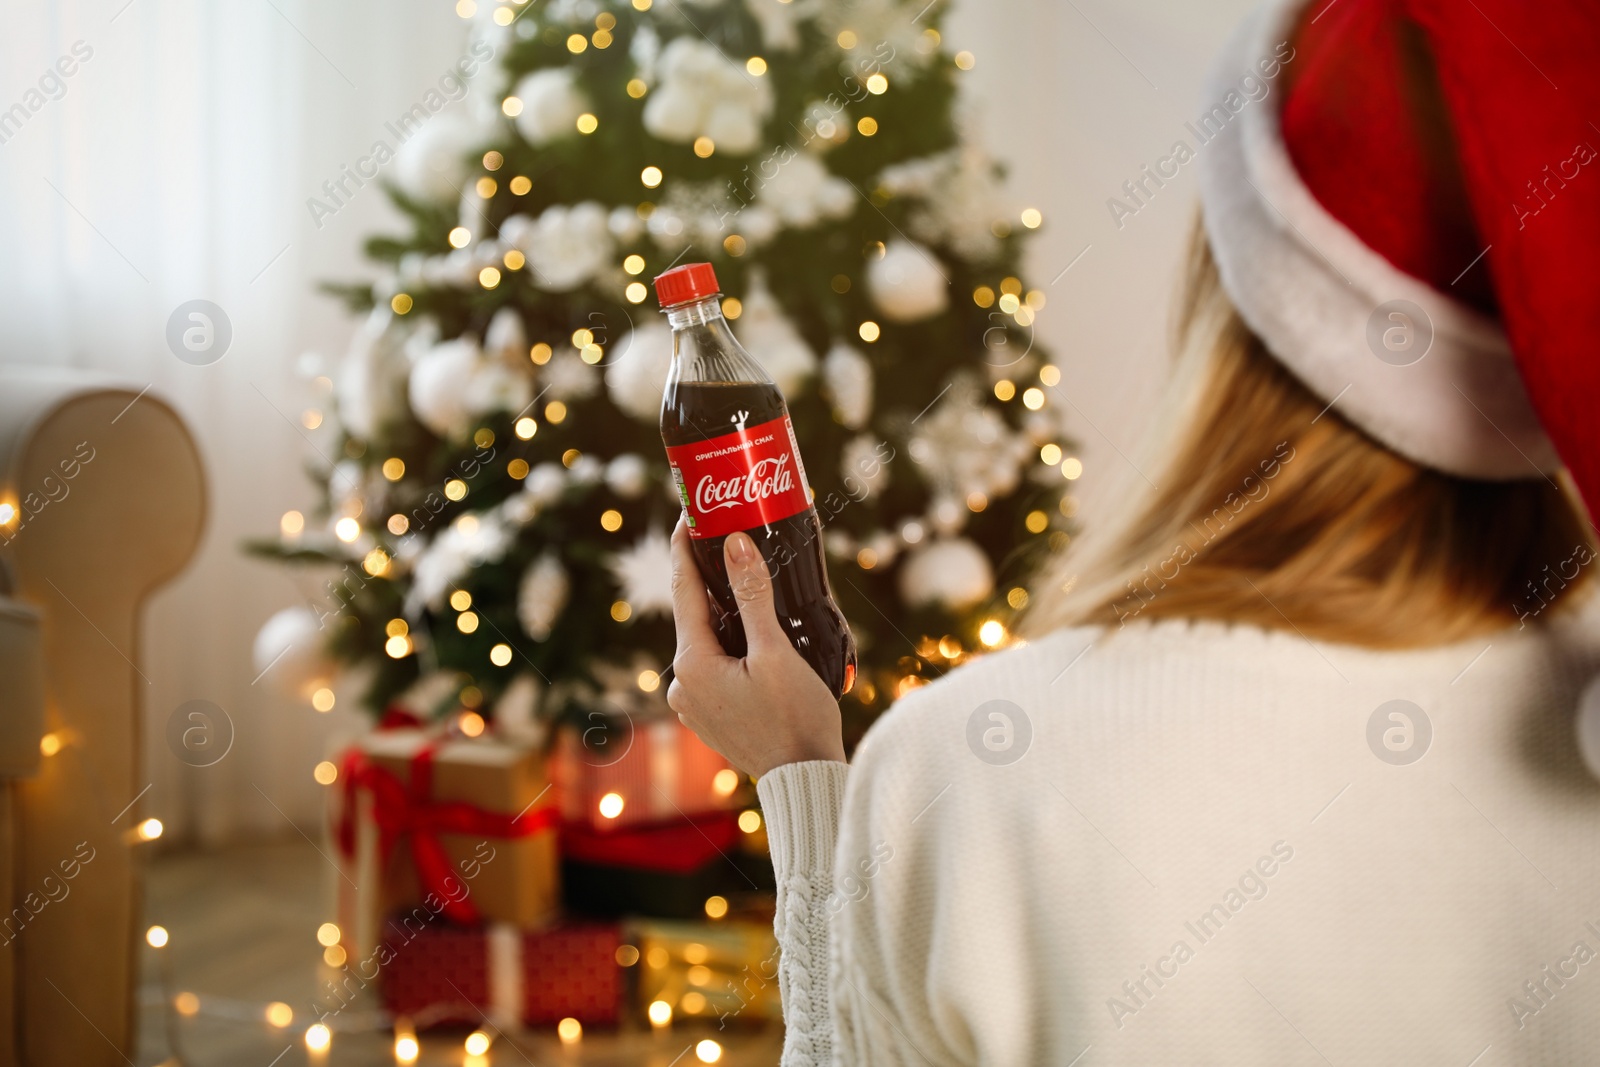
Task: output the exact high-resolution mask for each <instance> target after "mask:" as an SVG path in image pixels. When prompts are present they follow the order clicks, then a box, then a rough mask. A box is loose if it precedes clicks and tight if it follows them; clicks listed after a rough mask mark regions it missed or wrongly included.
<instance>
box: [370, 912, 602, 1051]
mask: <svg viewBox="0 0 1600 1067" xmlns="http://www.w3.org/2000/svg"><path fill="white" fill-rule="evenodd" d="M385 934H386V938H385V941H386V943H387V945H388V948H389V950H390V952H391V953H392V957H391V958H390V959H389V961H388V963H386V964H385V965H384V966H383V969H382V972H381V975H382V977H381V979H380V984H381V989H382V993H383V1004H384V1007H385V1008H387V1009H388V1010H389V1011H390V1012H391V1013H392V1014H395V1015H404V1016H407V1017H409V1018H411V1019H413V1020H415V1021H416V1022H417V1024H418V1025H421V1026H433V1025H438V1024H441V1023H447V1022H457V1023H469V1024H472V1025H477V1024H479V1023H481V1022H482V1021H483V1019H484V1016H488V1018H489V1020H490V1021H491V1022H493V1023H494V1024H495V1025H496V1026H506V1027H509V1026H516V1025H518V1024H520V1025H525V1026H546V1025H554V1024H555V1023H557V1022H560V1021H561V1020H562V1019H565V1018H569V1017H570V1018H573V1019H577V1020H578V1021H579V1022H581V1023H585V1024H590V1025H595V1026H612V1025H615V1024H616V1022H617V1019H618V1016H619V1015H620V1013H621V1010H622V1000H623V981H622V971H621V968H620V967H619V966H618V963H617V949H618V948H619V947H620V946H621V945H622V931H621V929H620V927H618V926H617V925H616V924H615V923H571V924H566V925H562V926H557V927H553V928H551V929H548V930H538V931H527V930H520V929H518V928H517V927H515V926H512V925H511V924H509V923H492V924H489V925H486V926H457V925H453V924H450V923H446V922H444V921H443V920H439V921H437V922H434V923H431V924H429V925H427V926H422V927H420V928H417V927H416V926H414V925H413V926H406V925H404V924H403V923H402V922H401V921H400V920H398V919H397V920H396V921H394V922H391V923H389V924H388V926H387V928H386V930H385Z"/></svg>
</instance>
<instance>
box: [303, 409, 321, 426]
mask: <svg viewBox="0 0 1600 1067" xmlns="http://www.w3.org/2000/svg"><path fill="white" fill-rule="evenodd" d="M300 425H302V426H304V427H305V428H306V429H308V430H315V429H316V428H317V427H318V426H321V425H322V412H320V411H318V410H317V409H316V408H306V410H305V411H303V412H301V414H300Z"/></svg>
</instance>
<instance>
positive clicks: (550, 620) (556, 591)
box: [517, 553, 571, 641]
mask: <svg viewBox="0 0 1600 1067" xmlns="http://www.w3.org/2000/svg"><path fill="white" fill-rule="evenodd" d="M570 591H571V581H570V580H569V579H568V578H567V571H566V568H565V567H563V566H562V565H561V561H560V560H559V559H557V558H556V557H555V556H554V555H552V554H550V553H546V554H545V555H543V556H540V557H539V559H538V561H537V562H536V563H534V564H533V565H532V566H531V567H529V568H528V569H527V570H526V571H525V572H523V575H522V582H521V584H520V585H519V586H518V587H517V621H519V622H520V623H522V629H523V630H524V631H525V632H526V633H527V635H528V636H529V637H531V638H533V639H534V640H535V641H543V640H544V639H545V638H547V637H549V636H550V631H551V630H552V629H553V628H554V627H555V624H556V619H557V618H559V617H560V615H561V612H562V609H564V608H565V607H566V606H567V595H568V593H569V592H570Z"/></svg>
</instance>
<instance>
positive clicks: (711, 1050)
mask: <svg viewBox="0 0 1600 1067" xmlns="http://www.w3.org/2000/svg"><path fill="white" fill-rule="evenodd" d="M694 1056H695V1059H697V1060H699V1061H700V1062H701V1063H716V1062H717V1061H718V1060H720V1059H722V1046H721V1045H719V1044H717V1043H716V1042H715V1041H713V1040H711V1039H710V1038H709V1037H708V1038H706V1039H705V1040H704V1041H701V1042H700V1043H699V1044H697V1045H695V1047H694Z"/></svg>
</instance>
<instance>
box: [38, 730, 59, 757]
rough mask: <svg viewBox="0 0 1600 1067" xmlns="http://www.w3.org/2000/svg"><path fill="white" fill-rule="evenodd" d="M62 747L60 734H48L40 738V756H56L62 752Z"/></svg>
mask: <svg viewBox="0 0 1600 1067" xmlns="http://www.w3.org/2000/svg"><path fill="white" fill-rule="evenodd" d="M61 746H62V741H61V735H60V734H58V733H48V734H45V735H44V736H43V737H41V738H39V753H40V755H44V756H54V755H55V754H56V753H57V752H60V751H61Z"/></svg>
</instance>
